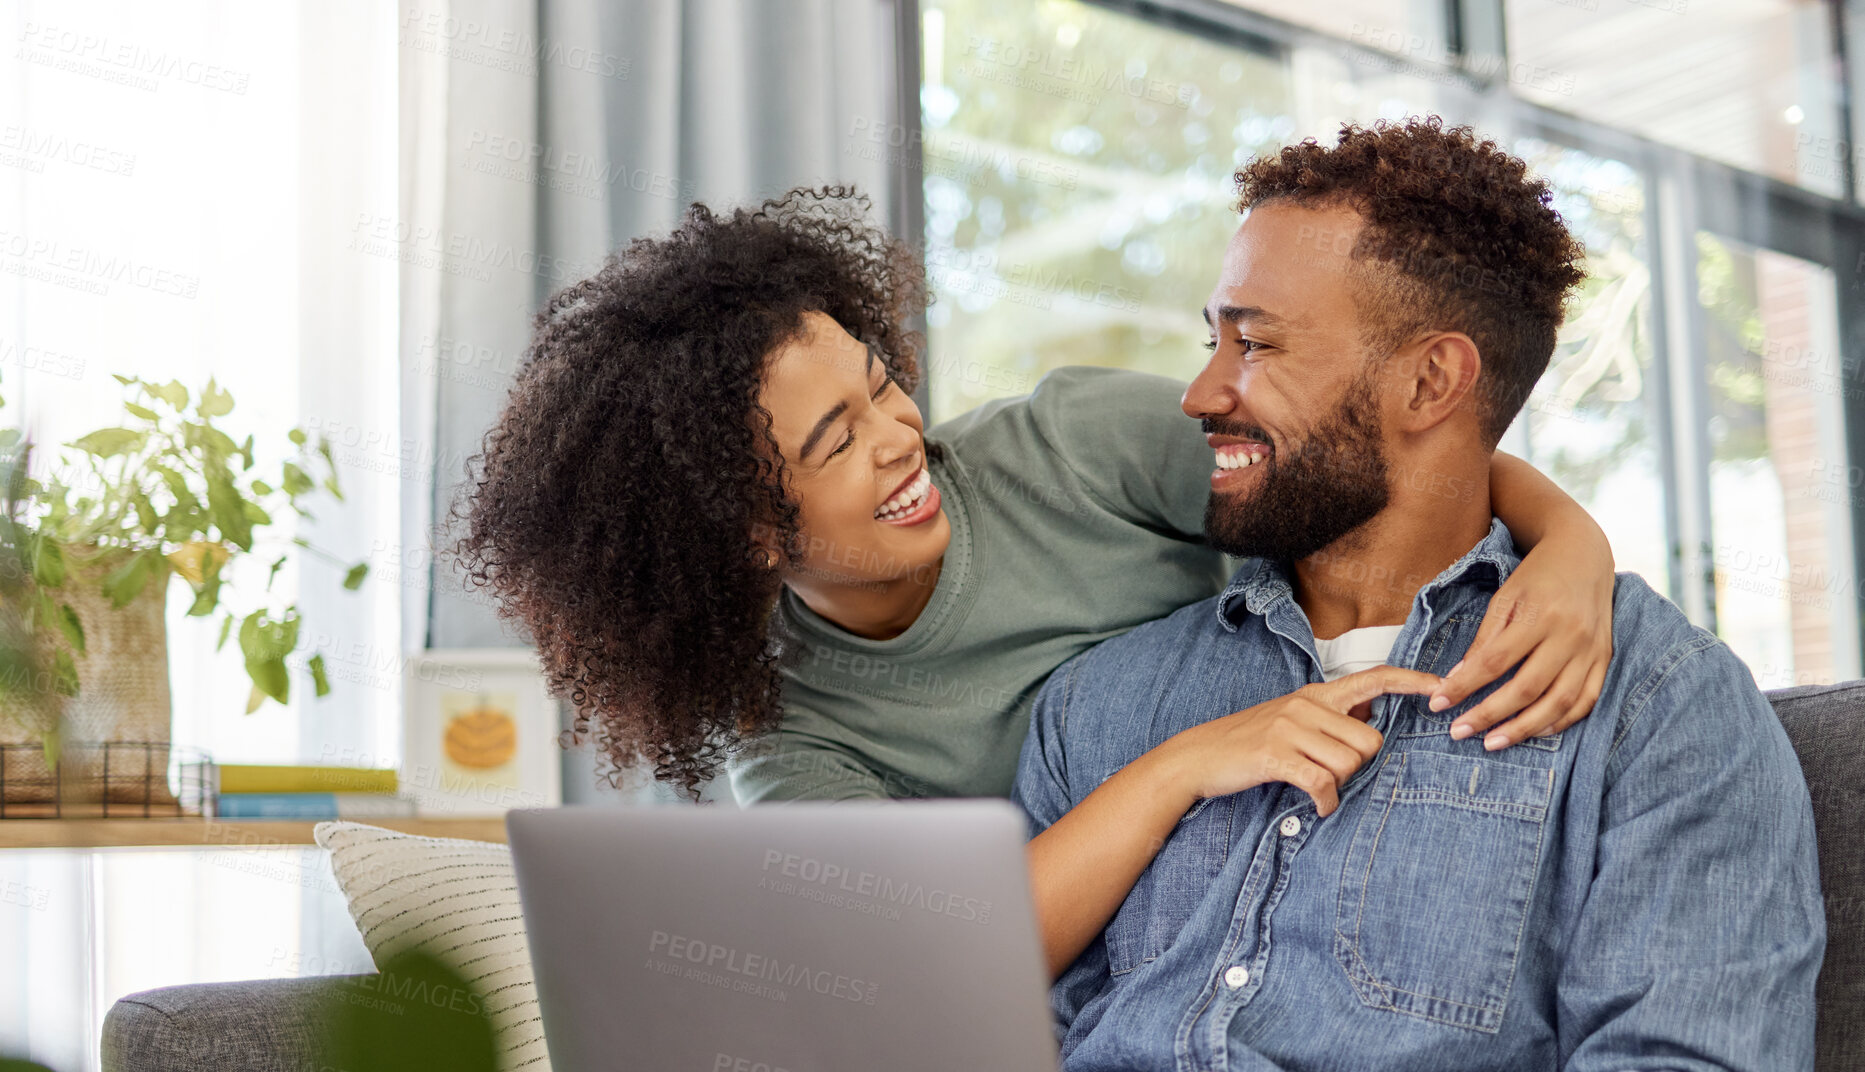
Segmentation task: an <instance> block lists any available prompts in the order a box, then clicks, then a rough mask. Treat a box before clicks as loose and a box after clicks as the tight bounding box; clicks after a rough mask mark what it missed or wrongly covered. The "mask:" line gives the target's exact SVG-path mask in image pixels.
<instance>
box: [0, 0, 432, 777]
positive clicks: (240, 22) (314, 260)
mask: <svg viewBox="0 0 1865 1072" xmlns="http://www.w3.org/2000/svg"><path fill="white" fill-rule="evenodd" d="M394 19H395V12H394V11H393V10H391V9H389V8H364V7H357V6H338V7H328V8H326V7H314V6H313V7H302V8H301V7H300V6H299V5H286V6H283V7H274V6H269V5H246V4H236V3H204V4H197V5H191V6H187V7H184V8H181V9H174V8H169V7H161V8H157V7H152V6H149V5H142V4H135V3H127V2H125V3H117V4H107V5H101V6H99V5H90V6H85V7H72V6H70V5H60V4H46V3H28V4H22V5H19V6H18V7H16V8H15V9H14V14H13V15H12V16H11V18H10V19H9V20H8V21H9V22H10V23H11V25H10V27H9V32H10V33H11V34H12V35H13V36H12V40H13V41H14V42H15V45H14V46H13V47H14V48H15V49H16V51H15V53H14V62H13V65H12V67H10V68H9V72H10V73H9V77H8V78H6V79H5V80H4V83H5V84H4V88H0V110H3V111H4V114H5V115H6V116H7V117H8V118H7V120H6V123H5V124H0V127H4V129H3V130H0V204H4V205H5V206H6V207H5V208H0V270H3V274H0V291H4V292H5V296H6V297H5V300H4V301H0V396H4V397H5V399H6V403H7V404H6V407H5V409H3V410H0V420H5V421H7V422H8V423H9V424H15V425H18V424H22V423H23V424H24V426H25V427H26V428H27V430H28V431H29V432H30V434H31V435H32V438H33V441H34V442H35V444H37V445H38V446H37V449H35V451H34V455H35V456H34V467H35V471H36V472H37V473H38V474H40V475H44V474H46V473H47V472H49V470H50V466H51V463H52V462H53V460H54V458H53V455H54V454H55V453H56V451H55V450H54V449H50V448H53V447H54V446H55V445H56V444H59V443H63V442H67V441H69V440H72V439H75V438H77V437H78V436H80V435H82V434H84V433H87V432H90V431H92V430H93V429H96V428H100V427H108V426H112V425H115V424H117V423H118V422H119V420H120V418H121V416H122V413H123V408H122V404H123V403H122V400H123V398H124V395H123V393H122V390H121V389H120V387H119V385H118V384H117V383H116V381H114V380H113V379H112V378H111V374H112V373H122V374H125V375H139V376H142V377H144V378H146V379H150V380H154V381H157V382H166V381H168V380H170V379H176V380H180V381H181V383H182V384H183V385H184V386H186V387H187V388H189V390H190V391H196V390H198V389H199V388H200V387H201V386H202V385H203V384H204V383H205V382H206V381H207V379H208V377H210V376H212V377H214V378H215V379H216V381H217V382H218V384H219V385H220V386H222V387H224V388H226V389H227V390H228V391H229V392H231V394H232V395H233V398H234V402H235V408H234V411H233V412H232V413H231V414H229V415H227V416H226V417H224V418H222V419H221V422H220V423H222V424H223V425H224V427H225V428H226V430H227V431H228V433H229V434H231V435H233V436H234V437H235V438H236V439H243V438H244V437H245V436H246V435H247V434H249V433H250V434H253V435H254V436H255V451H256V453H257V454H258V456H259V459H260V460H261V464H262V465H263V466H265V467H266V468H276V466H277V464H278V462H279V460H280V459H281V457H282V452H283V451H284V450H285V449H288V448H289V444H288V443H287V442H285V440H284V435H285V431H286V430H287V429H289V428H291V427H292V426H294V425H306V426H309V427H311V428H312V429H313V430H315V429H317V428H320V427H321V428H324V429H328V430H329V431H330V432H331V437H332V439H333V441H335V442H334V446H335V448H336V453H337V460H338V464H339V470H340V477H341V481H342V483H343V488H344V493H345V498H346V500H347V501H346V502H344V503H342V504H338V503H336V502H334V501H329V500H326V501H325V502H324V503H323V505H322V507H321V509H314V513H315V514H316V515H317V517H316V522H315V523H314V524H312V523H300V524H297V525H296V526H295V527H294V525H293V524H291V523H287V524H283V525H279V526H277V528H279V529H283V530H284V531H282V532H276V533H274V534H272V535H271V536H269V537H268V540H269V541H271V542H272V543H273V544H275V545H276V549H275V550H273V552H272V554H270V555H265V554H255V555H253V556H251V559H250V560H247V561H242V562H239V563H236V564H235V565H234V566H233V567H231V568H230V574H231V576H230V584H231V591H230V594H229V593H228V592H225V591H223V595H222V601H223V606H227V607H231V608H233V609H236V610H238V611H239V612H240V613H245V612H246V611H250V610H252V609H256V608H257V607H258V606H259V605H261V603H260V601H261V600H262V599H263V600H264V601H265V605H267V606H269V607H271V608H272V609H273V610H274V611H279V610H282V609H283V608H284V607H285V606H286V605H287V604H289V603H291V602H293V601H296V602H298V604H299V607H300V609H301V611H302V612H303V615H304V625H303V629H302V631H301V633H300V644H301V648H300V651H299V652H298V653H297V654H296V655H294V656H291V657H288V662H289V663H291V664H292V665H293V666H294V677H293V687H292V693H291V695H292V701H291V704H290V705H289V708H287V709H281V708H280V707H279V706H278V705H277V704H276V703H273V702H271V701H267V703H266V705H265V706H263V707H261V708H260V709H259V711H257V712H255V713H254V714H253V715H251V716H248V715H246V714H245V713H244V711H245V707H246V698H247V693H248V690H249V687H250V685H249V682H248V680H247V677H246V674H245V672H244V669H243V667H242V662H241V658H240V652H239V647H238V645H237V644H235V643H233V642H232V641H229V642H228V643H227V644H226V646H225V647H224V648H223V649H222V650H221V651H219V652H216V651H215V650H214V645H215V642H216V640H217V639H218V629H219V624H220V623H219V620H218V618H199V617H195V618H190V617H186V616H184V613H183V612H184V611H185V610H186V609H187V606H188V603H189V601H190V600H189V598H188V597H189V596H190V595H191V594H190V593H189V592H188V589H187V587H186V585H185V582H181V581H173V582H172V583H171V585H170V588H169V593H168V596H169V613H168V626H169V628H168V643H169V676H170V686H171V690H172V696H173V711H174V721H173V730H172V732H173V736H174V740H175V741H176V742H177V743H178V744H186V745H194V746H197V747H202V748H205V749H207V750H208V751H209V752H210V753H212V754H213V755H214V756H215V757H216V758H217V759H221V760H246V761H256V762H292V761H295V760H298V759H300V758H304V759H312V760H314V759H317V758H319V755H320V753H321V751H322V750H323V747H324V746H325V745H326V744H333V745H336V746H338V747H346V748H351V749H354V750H358V751H361V752H366V753H371V754H379V755H386V757H387V761H388V762H391V763H392V762H393V761H394V757H395V755H396V754H397V751H398V750H397V749H396V747H395V742H397V741H398V740H399V724H400V716H399V705H400V696H399V692H398V689H399V673H398V671H397V670H396V668H395V667H394V666H393V665H391V666H390V667H389V668H388V669H387V670H386V672H383V671H381V670H380V669H379V668H378V669H376V670H375V671H374V672H371V668H370V667H369V666H367V665H361V666H359V665H358V658H359V657H358V656H357V654H356V653H359V652H366V653H379V652H382V651H386V652H387V653H388V655H389V656H390V658H391V659H395V660H398V659H399V645H398V643H397V632H396V622H397V615H398V608H399V591H398V590H397V588H396V587H394V585H393V582H391V583H390V584H388V585H384V584H382V583H379V582H377V581H372V582H366V583H365V584H364V586H363V587H362V589H361V590H359V591H357V592H346V591H342V590H341V581H342V577H343V568H344V565H347V564H349V563H354V562H356V561H359V560H363V559H366V558H369V557H370V556H371V551H372V549H373V548H376V547H381V546H390V545H392V544H393V542H394V541H395V540H396V539H398V536H397V534H396V527H397V521H396V519H397V518H398V516H399V513H398V509H399V505H398V504H399V495H400V491H401V485H402V481H401V480H400V479H399V473H398V472H397V471H396V470H394V469H389V470H388V471H384V470H383V468H382V467H381V466H373V467H371V466H369V465H366V464H362V463H361V462H367V461H371V460H373V459H369V458H363V459H361V462H359V460H358V458H359V455H360V453H361V452H360V451H358V450H357V449H356V447H357V443H358V442H359V441H361V440H363V439H365V438H369V437H373V439H372V441H374V440H382V439H383V437H386V440H385V441H386V442H388V443H394V442H396V440H397V436H396V429H397V427H398V423H397V422H398V409H397V401H396V400H397V397H398V383H399V377H398V374H397V362H396V336H395V325H396V320H395V301H396V288H397V269H398V265H397V262H396V261H395V260H394V259H393V257H387V258H385V257H379V256H369V255H367V254H366V253H363V252H359V251H358V250H357V249H355V248H352V245H351V237H352V235H353V234H354V233H355V230H354V229H355V227H356V221H357V220H358V219H359V218H365V217H372V216H373V217H385V218H388V219H394V218H395V196H396V195H395V160H396V143H395V135H396V118H395V110H394V109H393V108H385V107H383V106H382V102H383V101H394V100H395V99H396V80H395V70H396V66H395V22H394ZM346 434H348V435H349V442H348V443H346V442H345V441H344V437H345V435H346ZM268 452H271V453H270V457H269V459H268ZM285 516H286V517H287V518H288V519H289V518H291V515H290V514H289V512H287V514H286V515H285ZM293 536H303V537H305V538H307V539H309V540H311V541H312V542H313V543H314V544H316V545H317V546H318V547H320V548H322V549H324V550H327V551H329V552H330V553H331V554H332V555H333V556H335V557H336V558H338V559H341V560H342V563H343V564H338V563H335V562H331V561H326V560H324V559H322V558H317V557H314V556H310V555H301V554H299V553H296V549H295V548H293V547H292V546H291V544H290V542H289V541H290V539H291V538H292V537H293ZM378 541H381V542H378ZM287 551H291V552H294V553H293V554H292V556H291V561H290V563H289V564H288V565H287V566H286V567H285V569H284V570H282V571H281V572H280V573H279V574H278V576H277V577H276V578H275V580H274V582H273V584H272V586H271V589H270V592H269V593H268V592H267V591H266V583H265V582H266V576H265V575H266V572H267V567H268V565H269V563H270V560H271V559H272V558H275V557H277V555H278V554H281V553H284V552H287ZM377 572H378V575H379V574H380V571H377ZM315 651H322V652H323V653H324V654H325V658H326V661H327V662H328V663H329V664H330V675H331V684H332V689H333V691H332V693H331V694H330V695H327V696H324V697H322V698H315V699H314V698H313V697H312V695H311V689H310V687H309V685H310V678H309V675H308V674H306V673H305V672H304V671H303V662H304V660H305V659H307V658H309V656H310V655H311V654H313V653H315ZM363 658H367V656H364V657H363Z"/></svg>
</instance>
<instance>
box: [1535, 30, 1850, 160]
mask: <svg viewBox="0 0 1865 1072" xmlns="http://www.w3.org/2000/svg"><path fill="white" fill-rule="evenodd" d="M1830 6H1831V5H1829V4H1825V3H1819V2H1816V0H1566V2H1562V0H1507V3H1506V4H1505V11H1506V20H1507V21H1506V24H1507V28H1508V29H1507V33H1508V41H1509V53H1510V58H1511V60H1512V65H1513V66H1518V67H1519V68H1520V69H1521V70H1522V71H1523V72H1526V73H1530V74H1533V73H1535V72H1538V76H1534V77H1522V78H1519V79H1512V80H1513V81H1514V82H1515V85H1516V88H1517V90H1518V91H1519V92H1520V93H1521V94H1522V95H1523V96H1524V97H1526V98H1528V99H1530V100H1533V101H1536V102H1538V103H1540V104H1545V105H1547V106H1548V107H1549V108H1553V109H1556V110H1558V111H1563V112H1571V113H1573V114H1575V115H1580V116H1585V117H1586V118H1588V119H1593V120H1597V121H1599V122H1602V123H1608V124H1611V125H1613V126H1615V127H1619V128H1622V129H1625V130H1630V131H1634V132H1636V133H1639V134H1644V135H1646V136H1648V137H1651V138H1653V139H1655V140H1657V141H1661V142H1665V143H1667V144H1670V145H1675V146H1677V147H1679V148H1682V149H1687V150H1689V151H1690V152H1693V153H1696V154H1699V155H1701V156H1705V157H1708V158H1710V159H1712V160H1720V161H1722V162H1724V163H1727V164H1733V165H1735V166H1736V167H1740V168H1746V169H1748V170H1750V171H1754V172H1759V173H1760V174H1763V175H1768V176H1771V177H1773V178H1777V179H1780V180H1782V181H1783V182H1789V183H1794V184H1796V185H1799V186H1804V187H1806V188H1807V189H1809V190H1815V191H1818V192H1819V193H1823V194H1827V195H1829V196H1834V197H1843V196H1845V195H1846V193H1847V191H1846V190H1845V186H1844V181H1843V180H1844V160H1845V154H1846V148H1845V143H1846V142H1847V140H1848V139H1847V138H1846V136H1845V135H1844V134H1843V133H1842V132H1841V131H1840V129H1839V109H1838V107H1837V99H1838V85H1837V82H1836V81H1835V80H1834V78H1833V77H1832V72H1833V71H1834V70H1835V69H1836V65H1835V64H1834V62H1833V54H1834V53H1833V39H1832V24H1831V21H1830V20H1831V14H1830V12H1829V10H1828V9H1829V7H1830Z"/></svg>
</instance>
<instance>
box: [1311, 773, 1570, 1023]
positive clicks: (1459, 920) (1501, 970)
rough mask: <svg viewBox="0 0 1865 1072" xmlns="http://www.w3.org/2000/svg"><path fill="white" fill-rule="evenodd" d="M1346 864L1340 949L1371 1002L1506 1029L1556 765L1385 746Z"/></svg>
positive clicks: (1351, 978)
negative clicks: (1510, 992)
mask: <svg viewBox="0 0 1865 1072" xmlns="http://www.w3.org/2000/svg"><path fill="white" fill-rule="evenodd" d="M1369 790H1370V791H1369V792H1368V794H1367V797H1366V800H1365V806H1364V809H1363V810H1362V813H1361V816H1360V820H1359V822H1358V824H1357V825H1356V826H1355V828H1354V833H1353V840H1352V841H1351V842H1350V843H1349V845H1348V849H1347V854H1346V860H1345V862H1344V863H1343V864H1342V868H1341V884H1340V898H1339V902H1338V904H1337V907H1336V911H1335V929H1334V955H1335V957H1336V959H1338V960H1339V962H1340V965H1341V968H1342V970H1344V971H1345V972H1346V976H1347V981H1348V984H1349V985H1350V986H1352V988H1353V991H1354V993H1355V994H1356V995H1357V996H1358V997H1359V998H1360V1001H1361V1002H1362V1003H1363V1004H1365V1005H1367V1006H1370V1007H1372V1008H1376V1009H1385V1010H1389V1011H1392V1012H1397V1013H1405V1014H1409V1015H1412V1016H1418V1017H1422V1018H1424V1019H1426V1020H1431V1021H1434V1022H1438V1023H1443V1024H1449V1025H1453V1026H1456V1027H1462V1028H1469V1029H1472V1030H1476V1031H1484V1032H1491V1033H1493V1032H1495V1031H1497V1030H1498V1029H1500V1028H1501V1026H1502V1017H1503V1012H1504V1010H1505V1009H1506V1007H1507V1005H1508V1000H1509V990H1510V987H1511V986H1512V985H1513V983H1514V980H1515V966H1516V959H1517V957H1518V955H1519V954H1520V952H1521V947H1522V930H1523V925H1524V923H1525V922H1526V920H1527V918H1528V906H1529V902H1530V900H1531V898H1532V897H1533V895H1534V887H1535V876H1536V873H1537V870H1538V867H1539V863H1540V858H1541V843H1542V831H1543V828H1544V826H1545V820H1546V818H1547V813H1548V802H1549V800H1550V799H1551V797H1552V796H1553V791H1554V771H1553V769H1552V767H1551V766H1549V767H1541V766H1522V765H1517V764H1513V763H1505V762H1501V761H1498V760H1495V759H1485V758H1479V757H1477V756H1475V755H1470V754H1462V755H1459V754H1454V753H1444V752H1433V751H1424V750H1395V751H1392V752H1388V753H1387V754H1386V755H1385V757H1384V758H1383V761H1382V763H1381V765H1380V767H1379V770H1378V775H1377V777H1376V778H1375V779H1374V781H1373V784H1372V785H1371V786H1370V787H1369Z"/></svg>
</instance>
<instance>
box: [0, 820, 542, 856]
mask: <svg viewBox="0 0 1865 1072" xmlns="http://www.w3.org/2000/svg"><path fill="white" fill-rule="evenodd" d="M355 821H356V822H361V823H367V824H368V825H370V826H380V827H382V828H384V829H387V830H399V831H401V832H402V833H404V834H419V835H421V836H422V837H437V838H466V839H468V840H471V841H496V842H499V843H501V844H503V843H504V841H505V820H504V819H503V818H497V817H495V818H487V819H441V818H428V819H419V818H411V819H358V820H355ZM317 822H318V821H317V820H272V819H0V849H95V848H136V847H143V846H153V845H185V846H191V847H194V848H209V849H265V848H291V847H300V846H305V845H312V844H315V842H313V841H312V840H311V828H312V827H314V826H316V825H317Z"/></svg>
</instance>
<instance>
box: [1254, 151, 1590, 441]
mask: <svg viewBox="0 0 1865 1072" xmlns="http://www.w3.org/2000/svg"><path fill="white" fill-rule="evenodd" d="M1236 182H1237V210H1238V211H1240V212H1241V211H1243V210H1244V209H1247V208H1250V207H1251V206H1253V205H1259V204H1264V203H1267V202H1272V201H1290V202H1293V203H1297V204H1308V205H1317V206H1324V205H1331V204H1344V205H1347V206H1350V207H1352V208H1353V209H1355V210H1356V211H1357V212H1358V213H1359V214H1360V216H1361V217H1362V218H1363V219H1364V220H1365V221H1366V222H1365V225H1364V226H1363V227H1362V229H1361V231H1360V238H1359V240H1358V242H1357V243H1356V244H1355V246H1354V248H1353V250H1352V251H1351V256H1352V258H1353V259H1354V260H1355V261H1357V262H1359V263H1360V264H1362V265H1364V266H1366V267H1365V269H1363V270H1362V271H1361V272H1359V273H1358V277H1359V279H1360V281H1361V283H1362V284H1363V285H1362V287H1361V289H1360V291H1359V293H1358V294H1357V296H1356V301H1357V302H1358V303H1359V307H1360V311H1361V314H1362V317H1363V318H1364V319H1365V321H1366V328H1367V332H1366V334H1367V339H1366V342H1367V345H1368V346H1369V347H1371V348H1374V349H1376V350H1379V351H1383V352H1391V351H1392V350H1395V349H1397V348H1398V347H1399V346H1401V345H1403V344H1404V343H1405V342H1406V341H1407V340H1408V339H1410V338H1412V337H1413V336H1415V335H1416V334H1417V333H1419V332H1421V331H1427V330H1429V331H1461V332H1463V333H1464V334H1466V335H1469V336H1470V339H1471V341H1473V342H1475V343H1476V346H1477V350H1478V352H1479V353H1481V354H1482V356H1483V374H1482V376H1481V377H1479V378H1478V380H1477V386H1476V391H1477V395H1478V398H1479V399H1480V403H1481V405H1482V423H1483V429H1484V432H1485V433H1486V434H1487V436H1488V438H1489V441H1490V442H1491V443H1492V444H1494V443H1495V442H1496V441H1497V440H1499V439H1501V438H1502V433H1503V432H1504V431H1506V430H1507V429H1508V427H1509V422H1510V421H1512V420H1514V419H1515V415H1516V413H1517V412H1518V411H1519V410H1521V408H1522V403H1524V402H1526V401H1527V400H1528V393H1529V391H1530V390H1531V389H1533V388H1534V386H1535V381H1536V380H1538V379H1540V378H1541V374H1542V373H1543V372H1545V371H1546V370H1547V367H1548V359H1549V358H1550V357H1552V356H1553V354H1554V343H1555V336H1556V335H1557V334H1558V333H1559V331H1560V326H1561V319H1562V317H1563V315H1564V313H1565V310H1566V300H1567V294H1568V292H1569V291H1570V290H1571V289H1572V288H1573V287H1574V286H1576V285H1577V284H1579V283H1580V281H1581V280H1582V279H1584V278H1585V276H1586V273H1585V271H1583V270H1582V268H1581V267H1580V262H1581V261H1582V260H1583V259H1584V258H1585V256H1586V250H1585V248H1584V247H1582V246H1581V244H1580V243H1579V242H1578V241H1577V240H1575V238H1574V237H1573V235H1572V234H1570V233H1569V232H1568V230H1567V225H1566V224H1565V223H1563V222H1562V221H1561V217H1560V214H1559V213H1557V212H1555V211H1554V209H1553V208H1552V207H1551V206H1550V205H1549V202H1550V201H1551V200H1552V198H1553V193H1552V191H1550V190H1549V188H1548V184H1547V183H1545V182H1543V181H1541V180H1540V179H1536V178H1532V177H1531V176H1530V175H1529V172H1528V165H1527V164H1526V163H1524V162H1523V161H1522V160H1520V159H1519V158H1517V157H1514V156H1511V155H1509V154H1508V153H1506V152H1504V151H1503V150H1501V149H1500V148H1498V147H1497V145H1496V143H1495V142H1494V141H1489V140H1484V141H1478V140H1477V138H1476V135H1475V134H1474V133H1473V132H1472V131H1471V129H1470V128H1469V127H1467V126H1457V127H1451V128H1449V129H1446V128H1445V127H1444V121H1443V120H1442V119H1440V118H1438V117H1437V116H1435V115H1433V116H1426V117H1423V118H1413V119H1408V120H1405V121H1404V122H1402V123H1398V122H1392V121H1389V120H1381V121H1379V122H1376V123H1374V124H1373V126H1372V127H1370V128H1368V127H1362V126H1358V125H1355V124H1351V123H1349V124H1347V125H1345V126H1343V127H1342V128H1341V132H1340V137H1339V139H1338V141H1337V143H1336V144H1335V145H1333V146H1330V147H1323V146H1321V145H1320V144H1319V143H1317V142H1316V141H1315V140H1314V139H1313V138H1310V139H1308V140H1306V141H1304V142H1302V143H1300V144H1298V145H1290V146H1287V147H1285V148H1283V149H1282V150H1281V151H1280V152H1278V153H1275V154H1272V155H1268V156H1263V157H1259V158H1257V159H1256V160H1253V161H1251V162H1250V163H1249V164H1246V165H1244V166H1243V167H1242V168H1240V169H1238V171H1237V174H1236Z"/></svg>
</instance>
